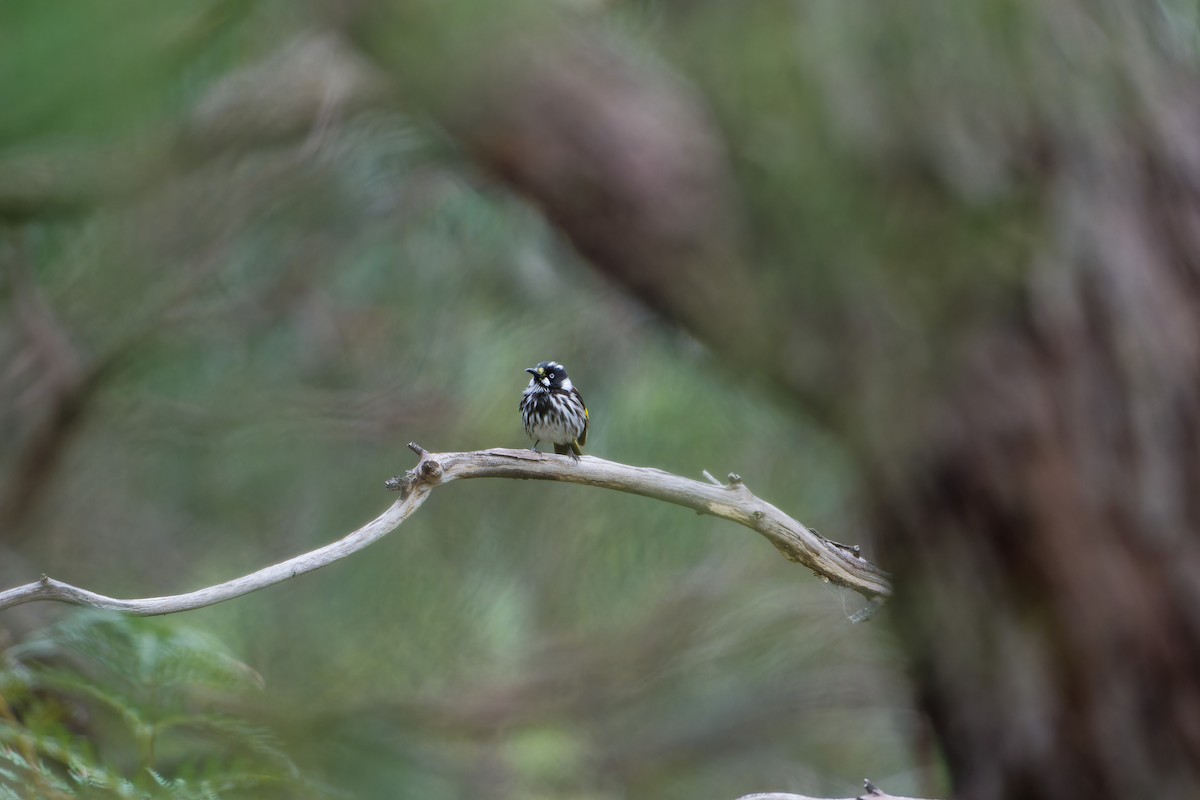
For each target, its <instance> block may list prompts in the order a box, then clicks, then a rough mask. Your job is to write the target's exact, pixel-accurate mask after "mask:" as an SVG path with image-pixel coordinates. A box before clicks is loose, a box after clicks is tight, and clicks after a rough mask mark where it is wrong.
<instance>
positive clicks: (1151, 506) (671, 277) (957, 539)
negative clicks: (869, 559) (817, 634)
mask: <svg viewBox="0 0 1200 800" xmlns="http://www.w3.org/2000/svg"><path fill="white" fill-rule="evenodd" d="M541 44H544V45H545V47H539V46H538V45H537V44H535V45H533V46H531V47H528V48H527V49H526V50H524V51H514V53H513V54H510V55H509V59H510V60H509V61H506V62H504V63H505V70H504V75H505V77H506V83H505V84H504V87H503V94H502V95H497V94H496V92H497V91H498V88H497V85H496V84H495V83H491V82H489V81H486V80H480V81H479V82H478V84H477V89H478V91H477V93H471V92H468V93H467V96H468V97H469V99H468V100H467V101H466V103H465V105H468V106H471V107H472V113H471V114H470V115H468V116H466V117H462V116H456V115H455V113H453V112H449V113H445V117H444V118H445V119H446V120H448V124H449V125H450V126H451V128H452V130H453V131H454V132H455V133H456V134H457V135H458V136H459V137H460V138H461V140H462V141H464V142H465V143H466V144H467V146H468V147H469V148H470V149H471V150H472V152H473V153H474V154H475V155H476V156H477V157H478V158H479V160H480V161H481V162H482V163H483V164H485V165H487V166H488V167H490V168H491V170H492V172H493V174H495V175H496V176H497V177H499V178H500V179H502V180H504V181H506V182H507V183H508V184H509V185H510V186H512V187H513V188H515V189H516V190H518V191H520V192H522V193H524V194H525V195H526V196H527V197H529V198H530V199H531V200H532V201H533V202H534V203H536V204H537V205H538V206H540V207H541V208H543V209H544V210H545V213H546V215H547V217H548V218H549V219H550V220H551V221H553V222H554V223H555V224H556V225H558V227H559V228H560V229H561V230H562V231H563V233H564V234H565V235H566V236H567V237H568V238H570V240H571V241H572V242H573V243H574V244H575V245H576V246H577V247H578V249H579V250H580V252H582V253H583V254H585V255H586V256H588V257H589V258H590V259H591V260H592V261H593V263H594V264H595V265H596V266H597V267H598V268H599V269H600V270H602V271H603V272H604V273H606V274H607V275H609V276H610V277H612V278H613V279H614V280H617V281H619V282H621V283H623V284H624V285H626V286H627V287H628V288H629V289H630V290H631V291H633V292H634V293H636V294H637V295H638V296H640V297H642V298H644V299H645V300H647V302H649V303H650V304H651V305H653V306H654V307H656V308H658V309H660V310H661V311H663V312H664V313H665V314H666V315H668V316H670V317H672V318H674V319H676V320H677V321H679V322H680V323H682V324H683V325H685V326H688V327H689V328H690V329H691V330H693V331H694V332H695V333H697V334H698V335H699V336H700V337H701V338H702V339H704V340H705V341H706V342H708V343H709V344H711V345H712V346H713V348H714V349H715V350H716V351H717V352H718V353H721V354H722V355H724V356H725V357H726V358H727V359H729V360H730V361H731V362H732V366H733V367H734V368H735V369H738V370H747V369H752V370H753V371H756V372H757V373H759V374H760V375H765V376H768V377H769V378H771V379H772V380H774V381H776V382H777V383H782V384H784V385H786V386H788V387H789V388H790V389H791V390H792V391H793V392H794V393H795V395H796V396H797V397H798V398H799V399H800V400H802V401H803V402H804V403H807V404H809V406H810V407H813V406H815V407H816V408H818V409H829V408H832V407H834V406H836V405H837V404H838V403H839V402H841V401H842V400H843V399H844V398H846V397H848V396H850V395H852V394H854V393H856V392H857V390H858V389H859V388H860V387H858V386H847V385H845V382H844V381H842V382H839V380H838V378H839V375H840V374H841V373H838V372H837V371H836V370H827V371H825V372H811V371H809V372H805V365H803V364H797V363H796V362H795V358H794V353H792V352H790V351H788V350H786V349H784V348H781V347H774V346H771V345H770V344H768V342H786V341H797V340H803V339H808V340H812V339H813V337H814V336H827V337H829V338H831V339H832V338H836V337H849V336H852V335H853V331H852V330H814V328H813V325H812V324H811V322H810V321H809V320H807V319H804V318H803V317H802V316H799V315H791V314H788V313H779V312H778V311H776V312H775V313H772V312H771V309H788V308H789V307H790V306H789V300H799V298H788V297H774V296H772V293H773V290H772V289H771V288H769V287H768V286H767V285H765V284H764V283H763V282H758V281H757V279H758V277H759V276H756V275H755V274H754V271H753V270H751V269H749V268H747V267H746V266H745V264H744V262H740V261H739V260H738V259H737V258H736V257H735V254H736V252H737V248H736V245H735V239H736V233H734V232H733V228H735V227H736V226H731V225H730V224H729V223H728V222H727V221H725V219H724V217H725V215H726V214H728V213H730V209H731V208H733V207H734V206H735V204H734V203H732V202H731V200H730V197H729V187H728V181H727V178H726V175H725V171H724V169H723V167H722V154H721V148H720V147H719V146H718V145H717V144H716V142H717V141H719V139H718V137H717V136H716V134H715V132H714V131H713V130H712V128H711V126H710V125H709V124H708V122H707V120H706V117H705V115H704V113H703V112H702V111H701V110H700V109H699V107H698V105H697V104H696V102H695V98H693V97H692V96H691V95H690V94H689V92H688V91H687V90H686V89H684V88H682V87H680V86H678V85H677V84H673V83H672V82H671V81H670V80H668V79H666V78H664V77H663V76H662V75H661V74H658V73H656V72H655V71H654V70H652V69H648V68H646V67H645V65H639V66H638V67H636V68H634V67H630V66H629V65H628V64H622V63H620V59H619V58H617V57H615V56H613V55H612V54H611V53H607V54H606V53H605V52H604V51H603V50H600V49H596V48H594V47H593V46H592V45H590V44H585V45H578V44H577V43H576V44H571V43H568V44H567V45H564V44H563V42H562V41H559V42H556V43H555V44H553V45H550V44H549V43H541ZM572 47H575V48H576V49H574V50H572V49H571V48H572ZM522 53H525V54H526V55H524V56H522V55H521V54H522ZM535 53H536V54H537V55H534V54H535ZM548 53H558V54H560V55H558V56H554V55H548ZM565 53H572V54H573V55H571V56H569V57H568V56H566V55H562V54H565ZM566 64H570V66H571V69H570V70H566V69H565V68H564V65H566ZM1161 74H1166V73H1160V75H1161ZM1142 77H1143V78H1144V77H1145V76H1142ZM1171 80H1172V81H1179V83H1178V84H1176V85H1175V89H1178V88H1179V87H1180V86H1181V87H1183V88H1182V90H1180V91H1177V92H1172V93H1171V94H1170V96H1169V100H1168V101H1167V102H1166V103H1164V104H1162V105H1160V106H1157V107H1156V106H1153V105H1150V104H1147V105H1146V106H1144V107H1143V108H1144V112H1145V114H1146V115H1147V117H1148V118H1147V119H1144V120H1138V121H1137V122H1131V123H1130V124H1129V125H1127V126H1124V127H1122V128H1121V129H1119V130H1118V131H1117V132H1116V135H1117V137H1118V140H1117V141H1100V139H1101V138H1102V135H1101V134H1097V136H1096V138H1097V142H1096V143H1094V144H1095V146H1091V144H1089V143H1087V142H1086V141H1081V140H1079V139H1073V138H1071V137H1070V136H1063V137H1062V138H1060V139H1058V140H1055V138H1054V136H1055V134H1054V133H1053V132H1047V136H1046V140H1045V141H1041V142H1039V144H1038V148H1039V152H1037V153H1035V154H1031V155H1030V157H1029V162H1030V163H1034V164H1037V165H1039V168H1043V169H1045V172H1044V173H1043V174H1042V175H1041V176H1040V177H1039V178H1038V179H1037V180H1039V181H1040V182H1041V185H1040V191H1041V194H1042V200H1043V204H1044V207H1045V209H1046V211H1045V212H1044V213H1045V222H1046V223H1047V224H1048V225H1049V226H1050V227H1051V228H1052V229H1055V230H1057V231H1058V232H1059V233H1060V234H1061V235H1060V236H1059V237H1058V238H1057V241H1058V242H1060V244H1059V245H1058V246H1057V249H1056V250H1054V251H1052V252H1046V253H1042V254H1040V258H1039V260H1038V262H1037V263H1036V264H1034V265H1032V266H1031V267H1030V270H1029V272H1030V275H1029V279H1028V282H1027V285H1026V286H1025V288H1024V290H1023V291H1017V292H1014V293H1013V294H1015V295H1016V296H1017V303H1016V306H1017V313H1015V314H1013V313H1012V308H1011V307H1010V308H1006V309H999V308H997V309H995V310H994V311H995V316H994V318H993V319H992V320H991V321H990V323H989V324H988V325H986V326H984V330H983V331H982V332H979V331H978V330H977V328H976V327H974V326H975V325H976V324H977V321H976V320H972V321H971V323H970V324H971V325H972V328H971V329H970V330H969V331H964V330H946V331H943V332H942V335H943V336H945V337H946V338H947V339H955V340H956V341H955V346H956V347H958V348H960V351H961V352H965V354H966V355H965V357H964V359H963V360H964V362H965V363H966V364H967V366H966V368H965V369H963V370H961V371H957V372H951V371H948V372H947V374H946V375H940V376H938V379H937V380H936V382H934V381H931V379H930V376H928V375H916V374H906V373H904V372H903V371H900V372H897V371H896V370H895V369H894V367H893V368H889V369H887V370H883V369H881V370H879V371H877V372H875V373H874V374H873V377H872V372H871V371H870V370H867V371H866V374H865V378H861V380H865V381H867V382H868V383H869V382H871V381H872V380H873V381H874V384H875V385H874V386H871V387H869V388H870V389H872V390H873V391H875V392H877V393H881V394H882V395H885V396H886V395H888V393H889V392H891V391H893V390H894V391H896V392H900V393H901V394H900V395H899V397H900V399H898V400H897V402H896V406H895V407H894V408H893V410H892V413H893V414H894V418H893V419H889V420H882V421H881V420H878V419H867V418H864V416H863V415H862V413H861V409H862V407H861V406H853V408H855V411H856V412H857V416H856V415H855V413H850V414H847V415H845V416H842V417H841V418H838V417H837V416H836V415H829V414H825V415H823V418H825V419H827V420H831V421H832V422H833V423H834V424H837V425H840V430H841V432H842V433H843V434H845V435H846V436H847V438H848V439H853V440H856V441H857V444H858V446H859V447H860V452H861V455H862V456H863V459H864V463H868V464H871V465H873V466H872V467H871V469H870V470H869V473H870V476H869V478H868V479H867V480H866V481H865V483H866V489H867V492H868V497H869V500H870V502H871V505H872V506H873V508H874V509H875V513H874V523H875V528H876V530H877V532H878V536H879V540H880V542H881V544H882V545H883V546H884V547H885V549H886V552H887V557H888V559H889V561H888V565H889V566H891V567H893V568H894V569H895V571H896V579H897V584H898V587H899V588H898V595H897V599H896V602H895V604H894V608H893V611H892V616H893V618H894V620H895V624H896V626H897V628H898V629H899V630H900V631H901V632H902V634H903V640H904V642H905V644H906V646H907V647H908V649H909V652H910V654H911V658H912V668H913V675H914V678H915V681H916V685H917V688H918V691H919V694H920V697H921V700H922V702H923V705H924V707H925V709H926V710H927V711H928V713H929V715H930V717H931V719H932V721H933V724H934V726H935V729H936V731H937V734H938V736H939V738H940V741H941V745H942V748H943V750H944V752H945V753H946V755H947V757H948V760H949V764H950V767H951V770H952V774H953V777H954V781H955V785H956V796H958V797H961V798H981V799H990V798H1025V799H1027V800H1028V799H1031V798H1033V799H1036V798H1066V797H1086V798H1105V797H1111V798H1122V799H1123V800H1128V798H1133V797H1151V796H1154V797H1164V798H1184V797H1194V796H1196V794H1197V792H1198V791H1200V579H1198V578H1197V577H1196V576H1198V575H1200V397H1198V393H1200V194H1198V192H1200V166H1197V165H1200V158H1196V157H1195V155H1194V152H1193V151H1194V150H1195V143H1196V142H1200V120H1198V119H1197V116H1196V114H1195V113H1193V112H1194V109H1195V108H1197V103H1196V100H1197V96H1198V95H1197V91H1196V90H1197V89H1200V77H1197V76H1196V75H1194V74H1180V73H1172V74H1171ZM479 87H483V88H479ZM1158 88H1164V87H1158ZM1181 109H1190V111H1189V110H1183V111H1181ZM1158 112H1161V116H1160V117H1159V118H1155V117H1154V115H1155V114H1156V113H1158ZM1108 133H1111V131H1106V132H1105V133H1104V134H1103V135H1107V134H1108ZM1030 140H1031V141H1033V140H1036V137H1030ZM750 286H754V289H755V291H748V287H750ZM797 306H799V303H797ZM851 317H852V315H847V317H846V318H847V319H849V318H851ZM925 333H927V331H926V332H925ZM764 334H766V336H765V337H764ZM917 335H924V334H917ZM960 339H961V340H962V341H957V340H960ZM906 344H907V345H911V346H914V347H915V346H918V345H923V346H929V345H930V343H929V342H917V341H909V342H903V341H901V342H899V346H900V347H901V348H903V347H904V346H905V345H906ZM933 345H934V346H945V345H944V344H943V343H933ZM899 384H906V385H904V386H901V385H899ZM908 385H916V386H918V387H919V391H917V392H914V393H911V394H910V393H908V388H909V387H908ZM914 398H921V399H922V401H923V403H922V406H921V407H920V408H917V407H913V406H911V405H906V403H908V402H911V401H912V400H913V399H914ZM902 417H903V418H908V419H909V420H910V424H908V425H907V427H908V428H912V429H913V430H914V431H915V435H911V436H905V437H894V436H890V435H888V434H887V433H886V432H885V433H882V434H880V433H878V432H879V431H881V430H883V431H886V429H889V428H890V429H896V428H898V427H906V426H901V425H899V424H898V422H897V420H898V419H900V418H902ZM864 430H865V431H869V432H870V433H869V435H868V436H867V437H866V438H865V441H864V440H863V433H862V431H864Z"/></svg>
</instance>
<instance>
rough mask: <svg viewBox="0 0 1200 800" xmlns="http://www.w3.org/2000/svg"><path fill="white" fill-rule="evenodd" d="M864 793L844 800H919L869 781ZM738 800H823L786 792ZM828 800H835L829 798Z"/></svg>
mask: <svg viewBox="0 0 1200 800" xmlns="http://www.w3.org/2000/svg"><path fill="white" fill-rule="evenodd" d="M863 787H864V789H865V790H864V791H863V793H862V794H860V795H859V796H858V797H847V798H844V800H919V798H916V797H899V796H897V795H894V794H888V793H887V792H885V791H882V790H881V789H880V788H879V787H878V786H876V785H875V784H873V783H871V781H869V780H865V781H863ZM738 800H823V798H819V797H809V796H808V795H804V794H789V793H787V792H765V793H760V794H747V795H742V796H741V797H739V798H738ZM829 800H835V799H834V798H829Z"/></svg>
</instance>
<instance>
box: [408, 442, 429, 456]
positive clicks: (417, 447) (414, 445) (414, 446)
mask: <svg viewBox="0 0 1200 800" xmlns="http://www.w3.org/2000/svg"><path fill="white" fill-rule="evenodd" d="M408 449H409V450H412V451H413V452H414V453H416V454H417V455H419V456H420V457H421V458H424V457H425V456H427V455H429V453H428V452H427V451H426V450H425V448H424V447H421V445H419V444H417V443H416V442H409V443H408Z"/></svg>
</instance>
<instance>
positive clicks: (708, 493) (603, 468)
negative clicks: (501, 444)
mask: <svg viewBox="0 0 1200 800" xmlns="http://www.w3.org/2000/svg"><path fill="white" fill-rule="evenodd" d="M409 449H411V450H412V451H413V452H414V453H417V455H418V456H420V462H419V463H418V464H417V466H416V467H414V468H413V469H411V470H409V471H408V472H407V473H405V474H404V475H398V476H396V477H394V478H391V479H390V480H388V481H387V484H386V485H387V487H388V488H389V489H394V490H398V491H400V492H401V496H400V499H399V500H397V501H396V502H395V503H393V504H392V506H391V507H390V508H388V509H387V510H386V511H384V512H383V513H382V514H380V515H379V516H378V517H376V518H375V519H373V520H371V521H370V522H368V523H367V524H366V525H363V526H362V527H361V528H359V529H358V530H355V531H353V532H351V533H349V534H347V535H346V536H344V537H342V538H341V539H339V540H337V541H336V542H333V543H331V544H327V545H325V546H324V547H319V548H317V549H316V550H312V551H310V552H308V553H303V554H301V555H298V556H295V557H294V558H290V559H288V560H286V561H281V562H280V563H278V564H274V565H272V566H269V567H265V568H263V569H260V570H258V571H257V572H252V573H250V574H249V575H243V576H242V577H240V578H234V579H233V580H230V581H226V582H225V583H220V584H217V585H215V586H208V587H205V588H203V589H197V590H196V591H193V592H187V593H185V594H177V595H168V596H165V597H147V598H141V599H130V600H124V599H118V598H113V597H108V596H105V595H102V594H97V593H95V592H91V591H88V590H86V589H81V588H79V587H77V586H72V585H71V584H68V583H63V582H62V581H57V580H54V579H53V578H50V577H47V576H43V577H42V579H41V580H38V581H34V582H33V583H28V584H25V585H24V586H18V587H15V588H13V589H9V590H7V591H4V592H0V610H3V609H5V608H10V607H12V606H16V605H20V604H22V603H29V602H33V601H35V600H55V601H58V602H63V603H71V604H73V605H81V606H91V607H94V608H103V609H110V610H113V611H123V612H125V613H127V614H136V615H139V616H154V615H158V614H172V613H176V612H179V611H190V610H192V609H196V608H203V607H204V606H210V605H214V604H216V603H221V602H224V601H226V600H232V599H233V598H235V597H241V596H242V595H245V594H249V593H250V592H254V591H257V590H259V589H263V588H266V587H267V586H272V585H274V584H276V583H280V582H282V581H285V580H287V579H289V578H294V577H296V576H297V575H303V574H304V573H306V572H312V571H313V570H315V569H319V568H321V567H323V566H326V565H328V564H332V563H333V562H335V561H338V560H340V559H342V558H345V557H346V556H349V555H351V554H353V553H356V552H358V551H359V550H362V549H363V548H365V547H367V545H369V544H371V543H373V542H375V541H377V540H379V539H381V538H382V537H384V536H386V535H387V534H388V533H390V532H391V531H393V530H395V529H396V528H397V527H399V526H400V525H401V523H403V522H404V521H405V520H406V519H408V518H409V516H411V515H412V513H413V512H414V511H416V510H417V509H418V508H420V506H421V504H422V503H424V502H425V499H426V498H427V497H428V496H429V494H430V492H432V491H433V488H434V487H435V486H439V485H442V484H445V483H449V482H451V481H454V480H460V479H466V478H521V479H535V480H552V481H563V482H565V483H579V484H584V485H587V486H598V487H603V488H606V489H615V490H617V491H622V492H628V493H631V494H639V495H642V496H644V497H650V498H654V499H656V500H663V501H665V502H668V503H674V504H676V505H681V506H685V507H687V508H691V509H693V510H695V511H697V512H699V513H702V514H710V515H712V516H715V517H720V518H722V519H727V520H730V521H732V522H736V523H738V524H740V525H744V526H746V527H748V528H750V529H751V530H754V531H755V532H757V533H759V534H761V535H762V536H764V537H766V539H767V540H768V541H770V542H771V544H773V545H775V547H776V548H777V549H778V550H779V551H780V552H781V553H783V554H784V556H785V557H786V558H788V559H789V560H791V561H795V562H797V563H800V564H803V565H804V566H806V567H809V568H810V569H812V570H813V571H814V572H815V573H817V575H819V576H820V577H821V578H823V579H825V580H828V581H829V582H831V583H835V584H837V585H838V586H844V587H846V588H849V589H853V590H855V591H857V592H859V593H860V594H862V595H863V596H864V597H867V598H868V599H870V600H872V601H873V602H872V605H871V606H869V607H871V608H873V607H874V606H875V605H876V604H877V603H878V602H880V601H882V600H883V599H884V598H886V597H888V596H890V595H891V591H892V589H891V582H890V579H889V578H888V575H887V573H885V572H884V571H882V570H880V569H879V568H878V567H876V566H874V565H873V564H871V563H870V562H868V561H866V560H865V559H863V558H862V557H861V556H859V555H858V554H857V553H856V552H855V551H853V550H849V549H847V548H845V547H844V546H839V545H835V544H833V543H831V542H829V541H828V540H826V539H824V538H822V537H820V536H818V535H817V534H816V533H814V532H813V531H811V530H809V529H808V528H806V527H804V526H803V525H801V524H800V523H799V522H797V521H796V520H794V519H792V518H791V517H789V516H788V515H787V514H784V513H783V512H782V511H780V510H779V509H778V508H776V507H775V506H773V505H771V504H770V503H768V502H766V501H764V500H762V499H760V498H758V497H756V496H754V494H752V493H751V492H750V490H749V489H748V488H746V485H745V483H743V482H742V481H741V480H740V479H738V480H737V481H731V482H730V483H728V484H725V485H716V486H714V485H713V484H710V483H701V482H700V481H694V480H690V479H688V478H683V477H680V476H678V475H672V474H671V473H668V472H663V471H662V470H658V469H651V468H647V467H633V466H629V465H627V464H619V463H616V462H613V461H605V460H604V459H600V458H596V457H594V456H584V457H582V458H581V459H580V460H578V461H574V460H572V459H570V458H568V457H567V456H557V455H547V454H543V453H535V452H533V451H531V450H507V449H495V450H478V451H473V452H465V453H430V452H427V451H426V450H425V449H424V448H422V447H421V446H420V445H418V444H415V443H412V444H409ZM860 618H862V617H860Z"/></svg>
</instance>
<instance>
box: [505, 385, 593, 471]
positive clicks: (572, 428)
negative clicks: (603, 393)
mask: <svg viewBox="0 0 1200 800" xmlns="http://www.w3.org/2000/svg"><path fill="white" fill-rule="evenodd" d="M525 371H526V372H528V373H529V374H530V375H532V376H533V379H532V380H530V381H529V386H528V387H526V389H525V394H523V395H522V396H521V406H520V408H521V421H522V422H524V423H525V433H527V434H529V438H530V439H533V447H534V449H535V450H536V449H537V446H538V443H539V442H543V441H545V442H551V443H553V445H554V452H556V453H558V454H559V455H569V456H572V457H573V458H579V456H581V455H583V450H582V448H583V446H584V445H585V444H587V435H588V425H589V424H590V420H589V419H588V410H587V406H585V405H584V404H583V397H582V396H580V394H579V390H578V389H576V388H575V386H574V385H573V384H572V383H571V379H570V378H568V377H567V368H566V367H564V366H563V365H562V364H559V363H558V362H557V361H543V362H542V363H540V364H538V365H537V366H536V367H530V368H528V369H526V370H525Z"/></svg>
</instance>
